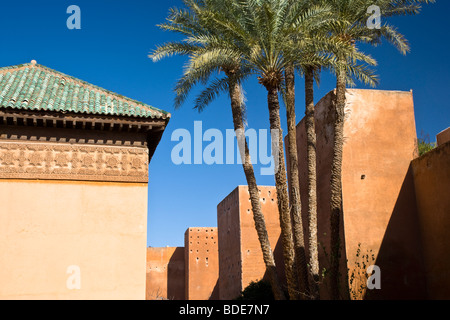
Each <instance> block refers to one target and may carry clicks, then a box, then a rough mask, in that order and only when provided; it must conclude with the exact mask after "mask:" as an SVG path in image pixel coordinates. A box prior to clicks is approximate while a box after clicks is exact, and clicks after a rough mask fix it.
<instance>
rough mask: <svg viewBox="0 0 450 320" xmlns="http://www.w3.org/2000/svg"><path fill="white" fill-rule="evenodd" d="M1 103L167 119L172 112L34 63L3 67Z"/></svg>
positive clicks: (29, 108) (39, 108) (44, 108)
mask: <svg viewBox="0 0 450 320" xmlns="http://www.w3.org/2000/svg"><path fill="white" fill-rule="evenodd" d="M0 107H3V108H13V109H21V110H30V111H31V110H38V111H54V112H73V113H84V114H93V115H109V116H124V117H139V118H150V119H168V118H170V113H168V112H165V111H162V110H159V109H156V108H154V107H152V106H149V105H147V104H144V103H142V102H139V101H135V100H132V99H129V98H126V97H124V96H121V95H119V94H117V93H114V92H111V91H108V90H105V89H102V88H100V87H97V86H94V85H92V84H89V83H87V82H85V81H82V80H79V79H76V78H74V77H71V76H68V75H65V74H63V73H61V72H58V71H55V70H52V69H50V68H47V67H45V66H42V65H39V64H36V63H35V62H34V61H33V62H32V63H27V64H22V65H18V66H12V67H4V68H0Z"/></svg>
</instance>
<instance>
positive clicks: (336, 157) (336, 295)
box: [330, 57, 347, 300]
mask: <svg viewBox="0 0 450 320" xmlns="http://www.w3.org/2000/svg"><path fill="white" fill-rule="evenodd" d="M345 62H346V59H345V57H341V58H340V59H339V61H338V63H339V65H338V69H337V71H338V72H337V81H336V103H335V108H336V109H335V122H334V142H333V143H334V146H333V160H332V165H331V181H330V186H331V203H330V205H331V208H330V209H331V217H330V227H331V230H330V231H331V234H330V238H331V239H330V240H331V243H330V248H331V255H330V258H331V261H330V291H331V292H330V293H331V298H332V299H335V300H337V299H340V298H341V294H340V288H339V287H340V258H341V257H340V256H341V239H340V223H341V219H342V214H343V212H342V211H343V208H342V180H341V176H342V156H343V149H344V120H345V119H344V118H345V113H344V109H345V91H346V76H347V75H346V70H345Z"/></svg>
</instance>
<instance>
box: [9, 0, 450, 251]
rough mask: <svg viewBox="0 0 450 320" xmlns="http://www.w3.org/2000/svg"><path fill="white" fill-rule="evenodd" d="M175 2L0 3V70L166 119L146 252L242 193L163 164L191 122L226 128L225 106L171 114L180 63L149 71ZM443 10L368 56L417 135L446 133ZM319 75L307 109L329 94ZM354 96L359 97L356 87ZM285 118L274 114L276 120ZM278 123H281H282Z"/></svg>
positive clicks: (256, 115)
mask: <svg viewBox="0 0 450 320" xmlns="http://www.w3.org/2000/svg"><path fill="white" fill-rule="evenodd" d="M72 4H75V5H78V6H79V7H80V9H81V28H82V29H81V30H69V29H67V27H66V20H67V18H68V17H69V14H67V13H66V10H67V7H68V6H69V5H72ZM179 4H180V2H179V1H176V0H166V1H143V0H128V1H118V0H109V1H105V0H95V1H93V0H91V1H86V0H71V1H64V0H55V1H48V0H42V1H23V0H16V1H2V2H1V4H0V13H1V16H2V19H0V30H1V37H0V43H1V44H0V66H1V67H3V66H9V65H16V64H21V63H27V62H30V61H31V60H32V59H35V60H37V62H38V63H39V64H42V65H45V66H47V67H50V68H52V69H56V70H58V71H61V72H64V73H66V74H69V75H71V76H74V77H77V78H80V79H82V80H85V81H88V82H90V83H92V84H95V85H98V86H101V87H103V88H105V89H108V90H111V91H115V92H118V93H120V94H122V95H125V96H128V97H130V98H133V99H136V100H140V101H142V102H145V103H148V104H151V105H153V106H155V107H157V108H160V109H164V110H166V111H169V112H171V113H172V119H171V121H170V123H169V126H168V127H167V129H166V132H165V134H164V136H163V139H162V140H161V143H160V145H159V147H158V148H157V150H156V153H155V155H154V157H153V160H152V162H151V164H150V181H149V198H148V201H149V203H148V206H149V214H148V245H150V246H166V245H169V246H183V242H184V232H185V230H186V229H187V228H188V227H196V226H205V227H206V226H212V227H214V226H216V225H217V222H216V206H217V204H218V203H219V202H220V201H221V200H222V199H223V198H224V197H225V196H227V195H228V194H229V193H230V192H231V191H232V190H233V189H234V188H235V187H236V186H237V185H245V184H246V181H245V177H244V174H243V171H242V167H241V166H240V165H238V164H236V165H213V166H208V165H181V166H176V165H174V164H172V161H171V157H170V155H171V150H172V148H173V147H174V146H175V145H176V142H172V141H171V139H170V138H171V134H172V132H173V131H174V130H176V129H178V128H185V129H188V130H189V131H191V132H192V131H193V124H194V121H196V120H201V121H203V129H204V130H206V129H208V128H217V129H219V130H221V131H223V132H225V130H226V129H231V128H232V118H231V111H230V106H229V102H228V100H227V98H226V97H225V96H224V97H223V98H221V99H219V100H217V101H216V102H215V103H213V104H212V105H210V107H209V109H207V110H205V111H204V112H203V113H201V114H199V113H197V112H196V111H195V110H193V109H192V99H190V100H188V102H187V103H186V104H185V105H184V106H183V108H182V109H179V110H174V109H173V105H172V101H173V93H172V88H173V85H174V83H175V81H176V80H177V79H178V78H179V77H180V75H181V72H182V66H183V63H184V58H180V57H175V58H170V59H166V60H163V61H161V62H158V63H153V62H152V61H151V60H150V59H149V58H148V57H147V55H148V53H149V51H150V50H152V49H153V48H154V47H155V45H157V44H161V43H163V42H165V41H168V40H171V39H174V36H173V35H172V34H170V33H167V32H163V31H161V30H159V29H158V28H157V27H156V24H158V23H161V22H163V21H164V19H165V17H166V15H167V12H168V9H169V7H172V6H177V5H179ZM449 16H450V1H448V0H437V4H435V5H430V6H425V7H424V9H423V12H422V14H421V15H419V16H416V17H400V18H396V19H395V20H394V21H393V22H394V23H395V24H396V25H397V26H398V27H399V30H400V31H401V32H402V33H403V34H405V35H406V37H407V38H408V40H409V41H410V42H411V47H412V52H411V53H410V54H408V55H407V56H402V55H400V54H399V53H398V52H397V51H396V50H395V49H394V48H392V47H390V46H389V45H387V44H384V45H382V46H380V47H378V48H370V49H368V52H369V53H371V54H372V55H373V56H374V57H375V58H376V59H377V60H378V63H379V66H378V68H377V73H378V75H379V76H380V79H381V83H380V85H379V86H378V88H379V89H385V90H406V91H409V90H410V89H413V90H414V101H415V113H416V126H417V132H418V134H420V132H422V131H423V132H425V133H428V134H429V135H430V137H431V139H432V140H433V141H434V139H435V135H436V134H437V133H438V132H440V131H442V130H443V129H445V128H447V127H449V126H450V107H449V104H450V59H449V58H448V56H449V49H450V45H449V40H450V39H449V38H450V37H449V31H450V19H449ZM297 81H298V84H297V99H298V100H297V101H298V103H297V117H298V120H300V119H301V118H302V117H303V108H304V107H303V103H302V102H303V99H304V92H303V90H302V86H303V83H302V81H301V79H300V78H299V79H298V80H297ZM334 84H335V80H334V78H333V77H331V76H329V75H327V74H324V75H323V77H322V82H321V85H320V88H317V90H316V101H318V100H319V98H320V97H322V96H323V95H324V94H325V93H327V92H328V91H330V90H332V89H333V88H334ZM357 87H359V88H361V87H362V86H361V85H358V86H357ZM245 90H246V93H247V99H248V101H247V108H248V115H247V116H248V122H249V127H251V128H254V129H267V128H268V125H269V124H268V112H267V105H266V95H265V91H264V89H263V88H261V86H260V85H259V84H258V83H257V81H256V80H255V79H251V80H250V81H249V82H248V83H246V84H245ZM283 114H284V109H282V115H283ZM282 122H283V123H284V122H285V119H284V117H283V118H282ZM257 181H258V183H259V184H260V185H274V180H273V176H272V177H271V176H257Z"/></svg>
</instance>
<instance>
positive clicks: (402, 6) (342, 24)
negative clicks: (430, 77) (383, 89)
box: [323, 0, 434, 299]
mask: <svg viewBox="0 0 450 320" xmlns="http://www.w3.org/2000/svg"><path fill="white" fill-rule="evenodd" d="M431 2H434V0H375V1H373V0H323V3H326V4H328V5H330V6H331V7H332V10H333V11H334V13H335V15H336V20H338V21H339V22H338V23H336V24H334V25H333V28H331V29H330V32H331V36H332V37H336V38H339V39H341V40H342V41H344V42H347V43H348V44H352V45H355V46H356V43H357V42H363V43H369V44H373V45H376V44H378V43H379V42H380V41H381V39H382V38H384V39H386V40H388V42H390V43H391V44H393V45H394V46H395V47H397V48H398V49H399V51H400V52H401V53H402V54H406V52H408V51H409V46H408V43H407V41H406V39H405V38H404V37H403V36H402V35H401V34H400V33H398V32H397V31H396V30H395V28H393V27H392V26H390V25H389V24H387V23H385V24H384V25H382V26H381V27H380V28H379V29H371V28H368V27H367V20H368V19H369V16H370V13H368V11H367V9H368V8H369V7H370V6H372V5H376V6H378V7H379V8H380V12H381V15H382V17H389V16H394V15H407V14H416V13H418V12H419V10H420V8H421V6H420V4H421V3H431ZM334 54H335V57H336V60H337V65H336V67H335V68H334V70H335V73H336V102H335V123H334V150H333V159H332V168H331V181H330V184H331V202H330V205H331V208H330V209H331V218H330V224H331V235H330V236H331V265H330V280H331V283H330V290H331V296H332V298H334V299H339V298H341V295H340V292H339V268H340V267H339V260H340V235H339V232H340V221H341V219H342V217H343V208H342V181H341V173H342V158H343V141H344V120H345V119H344V118H345V114H344V108H345V103H346V102H345V101H346V99H345V93H346V85H347V82H348V81H350V79H349V64H350V62H351V60H350V59H349V57H348V56H346V55H345V54H343V53H342V52H337V51H336V52H334ZM344 298H348V295H347V293H344Z"/></svg>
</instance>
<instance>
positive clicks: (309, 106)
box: [305, 68, 319, 300]
mask: <svg viewBox="0 0 450 320" xmlns="http://www.w3.org/2000/svg"><path fill="white" fill-rule="evenodd" d="M305 106H306V107H305V115H306V116H305V127H306V145H307V151H306V153H307V159H308V160H307V170H308V181H307V185H308V225H309V227H308V230H309V266H310V277H309V281H310V289H311V298H312V299H314V300H317V299H319V288H318V281H319V252H318V243H317V178H316V140H317V139H316V125H315V118H314V69H312V68H308V69H307V70H306V72H305Z"/></svg>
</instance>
